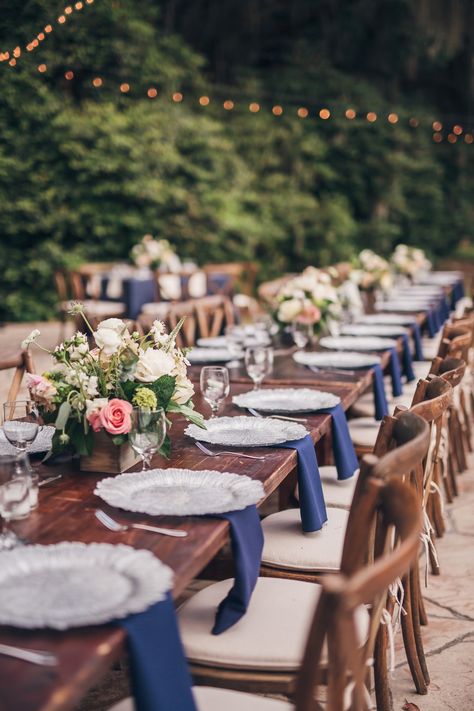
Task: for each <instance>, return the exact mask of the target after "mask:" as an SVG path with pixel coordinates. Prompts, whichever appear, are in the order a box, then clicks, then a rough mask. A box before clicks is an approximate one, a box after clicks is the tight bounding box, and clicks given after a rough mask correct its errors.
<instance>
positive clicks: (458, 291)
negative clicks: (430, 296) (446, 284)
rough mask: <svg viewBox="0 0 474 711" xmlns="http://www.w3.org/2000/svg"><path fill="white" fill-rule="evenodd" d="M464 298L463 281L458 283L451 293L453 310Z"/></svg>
mask: <svg viewBox="0 0 474 711" xmlns="http://www.w3.org/2000/svg"><path fill="white" fill-rule="evenodd" d="M463 297H464V282H463V280H462V279H460V280H459V281H457V282H456V284H455V285H454V286H453V290H452V292H451V306H452V308H453V310H454V309H455V308H456V304H457V303H458V301H459V300H460V299H462V298H463Z"/></svg>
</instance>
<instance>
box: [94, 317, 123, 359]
mask: <svg viewBox="0 0 474 711" xmlns="http://www.w3.org/2000/svg"><path fill="white" fill-rule="evenodd" d="M107 320H108V321H114V320H117V321H118V320H119V319H107ZM99 326H100V324H99ZM94 339H95V342H96V343H97V345H98V346H99V348H100V349H101V350H102V351H103V352H104V353H105V354H106V355H113V354H114V353H116V352H117V351H118V349H119V348H120V346H121V345H122V342H123V339H122V336H121V334H120V333H118V332H117V331H114V330H113V329H112V328H98V329H97V331H96V332H95V333H94Z"/></svg>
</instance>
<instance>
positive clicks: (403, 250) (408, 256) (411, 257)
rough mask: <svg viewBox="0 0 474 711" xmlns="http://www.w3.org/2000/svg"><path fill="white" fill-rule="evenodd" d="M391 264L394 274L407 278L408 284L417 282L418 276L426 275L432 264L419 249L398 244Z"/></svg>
mask: <svg viewBox="0 0 474 711" xmlns="http://www.w3.org/2000/svg"><path fill="white" fill-rule="evenodd" d="M391 264H392V268H393V270H394V272H395V273H396V274H398V275H400V276H401V277H405V278H406V279H407V281H408V282H410V283H411V282H413V281H415V277H416V276H418V275H420V276H421V275H423V274H426V273H427V272H429V271H430V269H431V262H430V261H429V259H427V257H426V254H425V253H424V251H423V250H422V249H419V248H418V247H409V246H408V245H407V244H398V245H397V246H396V247H395V250H394V252H393V254H392V258H391Z"/></svg>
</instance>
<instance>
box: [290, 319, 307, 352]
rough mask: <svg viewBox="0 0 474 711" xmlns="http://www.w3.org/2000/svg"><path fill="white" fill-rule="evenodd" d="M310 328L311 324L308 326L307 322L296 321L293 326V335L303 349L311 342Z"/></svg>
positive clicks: (298, 345) (296, 342)
mask: <svg viewBox="0 0 474 711" xmlns="http://www.w3.org/2000/svg"><path fill="white" fill-rule="evenodd" d="M309 329H310V326H308V324H306V323H294V324H293V325H292V327H291V335H292V337H293V340H294V342H295V345H296V346H297V347H298V348H299V349H301V350H302V349H304V348H306V346H307V345H308V343H309V340H310V333H309Z"/></svg>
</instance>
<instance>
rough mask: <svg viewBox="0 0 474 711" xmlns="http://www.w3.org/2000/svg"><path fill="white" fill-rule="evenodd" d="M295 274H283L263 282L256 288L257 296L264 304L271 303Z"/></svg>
mask: <svg viewBox="0 0 474 711" xmlns="http://www.w3.org/2000/svg"><path fill="white" fill-rule="evenodd" d="M295 276H296V274H285V276H282V277H279V278H278V279H273V281H266V282H263V283H262V284H260V286H259V287H258V289H257V292H258V296H259V297H260V299H261V300H262V301H264V302H265V303H266V304H271V305H273V304H274V303H275V300H276V297H277V295H278V292H279V291H280V289H282V288H283V287H284V286H285V284H286V283H287V282H289V281H291V279H294V277H295Z"/></svg>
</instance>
